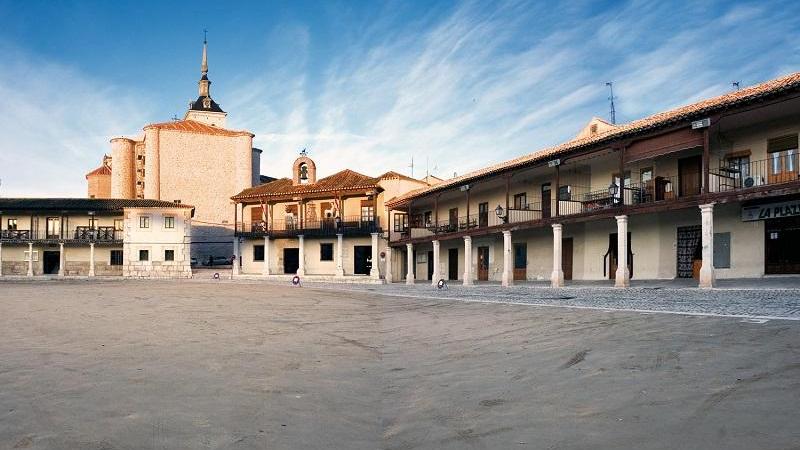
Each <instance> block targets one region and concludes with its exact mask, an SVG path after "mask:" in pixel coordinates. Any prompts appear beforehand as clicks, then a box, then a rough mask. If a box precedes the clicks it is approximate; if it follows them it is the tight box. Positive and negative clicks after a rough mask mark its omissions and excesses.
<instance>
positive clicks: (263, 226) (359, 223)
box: [237, 216, 381, 237]
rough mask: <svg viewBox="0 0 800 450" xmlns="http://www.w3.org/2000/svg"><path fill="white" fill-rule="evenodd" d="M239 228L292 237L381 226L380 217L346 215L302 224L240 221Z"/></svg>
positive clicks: (348, 232)
mask: <svg viewBox="0 0 800 450" xmlns="http://www.w3.org/2000/svg"><path fill="white" fill-rule="evenodd" d="M237 230H238V231H237V233H238V234H239V235H249V236H271V237H291V236H299V235H301V234H302V235H304V236H335V235H337V234H345V235H358V234H370V233H379V232H380V231H381V227H380V221H379V220H378V218H366V217H361V216H345V217H341V218H339V217H336V218H325V219H321V220H304V221H303V223H302V224H301V223H300V221H299V219H285V220H272V221H267V222H264V221H261V220H255V221H252V222H243V223H238V224H237Z"/></svg>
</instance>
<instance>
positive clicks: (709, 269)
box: [699, 203, 716, 289]
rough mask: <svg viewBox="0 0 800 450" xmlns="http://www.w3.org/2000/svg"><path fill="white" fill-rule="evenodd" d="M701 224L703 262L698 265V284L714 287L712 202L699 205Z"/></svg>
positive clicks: (708, 287)
mask: <svg viewBox="0 0 800 450" xmlns="http://www.w3.org/2000/svg"><path fill="white" fill-rule="evenodd" d="M700 219H701V224H702V225H701V226H702V245H703V264H702V265H701V266H700V285H699V287H701V288H704V289H710V288H713V287H714V283H715V282H716V277H715V276H714V204H713V203H708V204H705V205H700Z"/></svg>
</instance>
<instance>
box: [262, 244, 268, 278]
mask: <svg viewBox="0 0 800 450" xmlns="http://www.w3.org/2000/svg"><path fill="white" fill-rule="evenodd" d="M261 274H262V275H264V276H268V275H269V236H264V267H263V268H262V269H261Z"/></svg>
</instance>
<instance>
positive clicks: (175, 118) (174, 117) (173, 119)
mask: <svg viewBox="0 0 800 450" xmlns="http://www.w3.org/2000/svg"><path fill="white" fill-rule="evenodd" d="M172 121H173V122H177V121H178V115H177V114H173V115H172Z"/></svg>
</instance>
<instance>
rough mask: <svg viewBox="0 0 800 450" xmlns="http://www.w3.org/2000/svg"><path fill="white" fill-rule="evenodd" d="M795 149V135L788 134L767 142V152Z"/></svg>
mask: <svg viewBox="0 0 800 450" xmlns="http://www.w3.org/2000/svg"><path fill="white" fill-rule="evenodd" d="M795 149H797V135H796V134H790V135H788V136H781V137H777V138H772V139H770V140H768V141H767V152H769V153H773V152H782V151H784V150H795Z"/></svg>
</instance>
